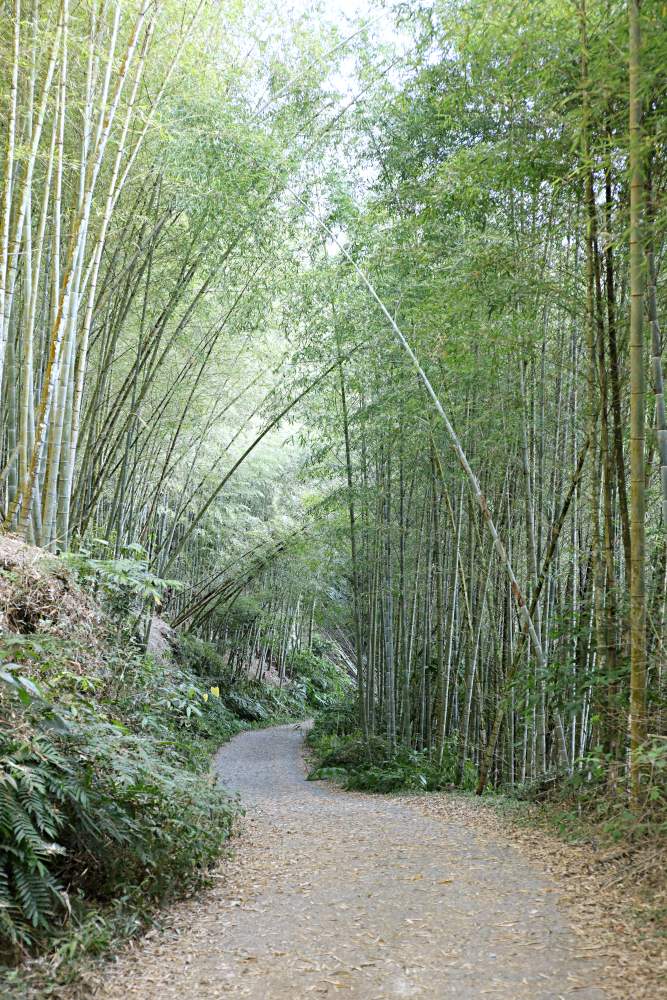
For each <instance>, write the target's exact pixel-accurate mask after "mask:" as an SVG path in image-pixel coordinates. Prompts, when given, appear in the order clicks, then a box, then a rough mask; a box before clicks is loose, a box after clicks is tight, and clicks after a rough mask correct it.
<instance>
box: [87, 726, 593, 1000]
mask: <svg viewBox="0 0 667 1000" xmlns="http://www.w3.org/2000/svg"><path fill="white" fill-rule="evenodd" d="M302 739H303V734H302V732H300V731H299V730H298V729H296V728H295V727H293V726H281V727H276V728H272V729H265V730H261V731H252V732H247V733H242V734H241V735H239V736H237V737H236V738H235V739H234V740H232V742H231V743H229V744H228V745H227V746H225V747H223V749H222V750H221V751H220V752H219V753H218V755H217V757H216V761H215V767H216V769H217V772H218V774H219V775H220V778H221V780H223V781H224V783H225V784H226V785H227V786H228V787H230V788H232V789H234V790H236V791H238V792H239V793H240V794H241V796H242V799H243V800H244V802H245V803H246V805H247V809H248V813H247V816H246V819H245V821H244V832H243V834H242V836H241V838H240V841H239V844H238V849H237V854H238V857H237V858H236V859H232V860H231V861H230V862H229V863H228V864H227V865H226V867H225V870H224V871H223V872H222V873H221V876H220V880H219V882H218V883H217V885H218V887H217V888H215V889H214V890H212V891H210V892H208V893H205V894H203V895H202V896H201V897H200V898H199V899H198V900H193V901H189V902H188V903H186V904H182V905H181V906H180V907H178V908H176V917H177V919H175V920H173V921H172V926H170V928H169V929H168V930H167V931H166V932H165V933H162V934H155V935H154V936H153V937H150V938H149V939H148V940H144V941H142V942H140V943H139V945H138V946H136V947H135V948H134V949H133V950H131V951H129V952H128V953H126V954H125V955H123V956H122V957H121V958H120V959H119V961H118V962H117V963H116V964H115V966H114V967H112V968H111V969H110V971H109V974H108V975H107V976H106V977H105V983H104V986H103V987H101V988H100V989H98V990H96V992H95V995H96V996H99V997H104V998H105V1000H121V998H126V997H127V996H128V995H130V996H139V997H141V998H142V1000H177V998H178V1000H186V998H187V1000H190V998H197V1000H212V998H217V997H249V998H252V1000H283V998H284V1000H288V998H289V1000H294V998H300V997H305V998H307V997H310V996H314V997H334V996H340V997H349V998H354V1000H385V998H387V1000H388V998H395V997H419V998H428V1000H439V998H443V1000H444V998H449V997H454V998H459V1000H464V998H465V1000H477V998H483V997H487V996H488V997H492V998H497V1000H557V998H560V997H568V996H573V997H577V998H579V1000H604V998H605V996H606V994H605V992H604V990H603V989H602V988H601V983H600V979H599V971H598V970H597V969H596V965H595V961H594V960H593V959H587V958H585V957H583V956H582V955H581V954H579V953H578V952H577V939H576V937H574V935H573V934H572V931H571V928H570V927H569V926H568V923H567V919H566V917H565V916H564V915H563V914H562V913H561V912H560V910H559V908H558V903H557V898H556V890H555V887H554V885H553V884H552V883H550V881H549V879H548V878H547V877H545V876H544V875H542V874H541V873H540V872H539V871H537V870H536V869H535V867H534V866H531V865H530V864H529V863H528V862H526V861H525V860H523V859H522V857H521V855H520V854H519V853H518V851H516V850H515V849H514V848H511V847H508V846H506V845H503V844H500V843H497V842H494V840H493V838H486V837H485V836H481V835H480V834H479V833H478V832H473V831H471V830H470V829H469V828H467V827H466V826H465V825H463V824H462V823H461V824H454V823H450V822H443V821H441V820H438V819H436V818H429V817H427V816H424V815H422V814H421V813H419V812H417V811H416V810H415V809H414V808H411V807H410V805H408V804H405V803H402V802H401V801H400V800H396V799H391V798H383V797H379V796H369V795H360V794H349V793H344V792H341V791H339V790H337V789H333V788H331V787H329V786H327V785H325V784H322V783H315V782H308V781H306V780H305V771H304V765H303V761H302V756H301V751H302ZM579 947H580V948H581V945H579Z"/></svg>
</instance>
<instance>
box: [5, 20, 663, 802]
mask: <svg viewBox="0 0 667 1000" xmlns="http://www.w3.org/2000/svg"><path fill="white" fill-rule="evenodd" d="M6 7H7V10H8V11H9V12H10V13H11V15H12V16H11V17H9V18H6V19H5V22H4V24H3V28H2V39H1V43H2V50H3V53H4V58H3V61H2V66H3V68H2V71H1V72H2V92H3V105H2V125H3V130H4V139H5V144H4V154H3V156H4V159H3V168H2V188H1V198H0V213H1V217H0V234H1V235H0V365H1V366H2V411H1V414H0V421H1V428H2V439H1V448H2V462H1V465H2V484H1V489H2V510H3V517H4V526H5V529H7V530H12V531H18V532H20V533H22V534H23V535H24V536H25V537H26V538H27V539H28V540H30V541H34V542H36V543H37V544H40V545H43V546H46V547H50V548H53V549H55V548H61V549H67V548H70V547H74V548H79V547H81V546H83V547H84V548H86V549H87V550H93V551H99V550H100V549H101V548H102V547H104V548H106V549H109V550H110V551H111V554H113V555H115V556H121V555H128V554H130V555H131V554H132V553H134V554H135V555H136V554H140V555H141V556H142V557H144V556H145V558H146V560H147V561H148V562H149V563H150V565H151V569H152V570H153V571H154V572H155V573H157V574H158V575H161V576H164V577H170V578H178V579H179V580H180V581H181V582H183V581H184V582H185V584H186V587H185V589H181V590H176V591H175V592H174V593H173V594H172V596H171V598H170V601H169V604H168V612H169V614H170V615H171V618H172V621H173V622H174V624H176V625H177V626H179V627H182V628H190V629H193V630H194V631H197V632H198V633H199V634H201V635H203V636H205V637H206V638H207V639H210V640H212V641H214V642H216V643H218V644H219V646H220V649H221V650H223V651H224V655H225V656H227V657H228V658H230V660H231V661H234V660H235V659H236V660H238V661H239V662H240V661H245V662H246V663H250V664H252V669H254V670H256V671H257V673H258V675H259V676H261V674H262V672H263V670H265V669H268V667H269V666H275V667H277V669H278V672H279V674H280V676H281V678H282V677H284V676H285V671H286V669H287V666H286V665H287V662H288V653H293V652H295V651H297V652H302V651H304V650H310V649H311V647H312V644H313V634H314V631H317V632H318V634H319V635H320V637H321V636H326V637H327V643H328V648H329V650H330V652H332V655H335V656H337V657H339V658H340V659H341V662H345V663H347V664H348V665H349V669H350V670H351V671H352V672H353V673H354V674H355V677H356V683H357V714H356V718H357V725H358V727H359V730H360V732H361V733H362V735H363V737H364V738H365V739H366V740H368V741H371V742H372V740H373V739H375V738H376V737H378V736H381V737H382V739H383V740H384V741H385V745H386V746H388V747H389V749H390V751H392V752H393V751H395V750H397V749H400V748H412V749H414V750H417V751H420V752H424V753H425V754H426V755H427V756H428V757H429V759H430V760H431V761H432V762H435V763H436V764H437V765H438V766H441V767H442V768H443V769H447V773H448V774H450V775H451V776H453V778H454V779H455V780H456V781H458V782H460V783H462V784H464V785H468V786H470V785H473V784H476V785H477V787H478V790H480V791H481V790H482V789H483V788H484V787H485V786H486V785H487V783H488V782H492V783H493V784H495V785H509V786H515V785H519V784H523V783H526V782H530V781H539V780H542V779H543V778H544V776H546V775H566V776H567V775H569V776H575V775H583V776H585V777H586V780H592V779H593V777H599V776H600V775H603V776H604V781H605V782H606V783H608V784H610V785H611V786H613V787H614V788H617V787H618V788H620V787H626V788H627V790H628V792H629V793H631V794H632V796H633V798H634V801H635V803H639V801H640V800H641V799H642V797H643V796H644V794H645V792H646V791H647V790H648V789H649V787H653V783H654V782H655V781H656V780H657V775H658V774H659V772H660V773H661V771H662V768H663V765H664V762H665V746H666V744H665V742H664V741H665V735H666V734H665V717H664V698H665V642H664V630H665V598H666V581H667V548H666V542H665V538H666V536H665V531H666V528H667V418H666V416H665V402H664V393H663V369H662V358H661V351H662V341H661V330H660V316H661V312H662V311H663V309H664V302H665V293H664V280H663V274H662V271H663V266H662V265H663V256H664V240H665V228H666V221H667V215H666V212H665V190H666V189H665V184H666V182H667V175H666V173H665V122H666V119H665V106H664V102H665V92H664V74H663V72H662V70H663V67H664V61H665V58H667V32H666V31H665V13H664V5H663V4H662V3H660V2H658V0H644V2H643V3H641V4H640V3H639V2H638V0H629V2H628V3H627V4H626V3H608V2H606V0H605V2H604V3H603V2H601V0H586V2H585V0H577V3H569V2H564V0H540V2H537V0H530V2H527V3H525V4H522V5H520V7H519V8H517V7H516V5H514V4H510V3H509V2H506V0H493V2H485V3H480V2H478V0H434V2H432V3H428V4H421V3H414V4H408V5H403V4H401V5H397V7H396V10H395V11H390V10H383V12H381V13H379V14H378V17H380V19H383V20H384V22H386V23H387V24H390V25H391V31H392V32H393V35H392V37H393V39H394V42H388V41H387V40H386V33H384V34H382V35H381V38H382V41H378V39H377V38H375V39H374V37H373V30H374V29H373V25H374V24H375V21H377V18H376V19H375V21H374V20H373V19H372V18H371V19H370V21H369V23H368V24H366V25H365V26H361V27H356V26H355V27H354V28H351V29H350V31H349V33H348V34H344V33H342V32H338V33H337V32H335V31H333V30H332V31H331V32H329V30H328V29H327V31H326V32H325V31H324V30H321V31H320V32H319V33H317V32H313V30H312V29H313V27H314V22H313V21H312V19H311V20H309V19H308V17H305V18H303V19H301V20H299V19H296V20H295V21H294V22H293V23H291V24H288V20H289V19H287V20H286V21H285V23H283V22H282V21H280V18H279V16H278V15H276V14H271V13H270V12H268V11H267V12H265V14H264V16H265V17H266V19H267V20H266V23H267V24H268V23H269V20H270V18H272V17H273V18H275V19H276V20H275V25H276V26H277V27H276V34H275V37H274V40H273V42H272V41H267V40H266V38H267V36H264V37H263V38H252V39H251V42H250V45H249V48H248V51H246V50H245V49H244V38H245V33H246V32H247V30H248V23H247V21H246V20H245V17H246V13H247V12H243V11H240V10H239V9H238V8H237V7H236V6H234V7H232V5H230V8H229V10H227V9H221V8H220V7H219V6H217V5H215V6H214V7H211V6H209V5H208V4H206V3H199V2H196V0H193V2H192V3H191V4H187V5H183V4H170V3H164V4H149V3H120V2H118V3H113V4H108V3H102V2H98V0H86V2H85V3H83V4H78V5H72V4H70V3H68V2H67V0H58V2H56V0H42V2H41V3H40V2H38V0H32V2H27V0H21V2H19V0H14V2H13V3H12V4H8V5H6ZM10 8H11V11H10V10H9V9H10ZM325 35H326V36H327V37H325ZM248 52H249V53H250V54H248ZM341 60H342V62H341ZM351 63H354V71H351V70H350V64H351ZM341 65H342V66H343V75H344V79H343V84H341V82H340V73H341V70H340V66H341ZM337 66H338V67H339V68H338V69H337V68H336V67H337ZM336 73H338V74H339V76H338V78H337V77H336ZM352 77H353V83H352V82H350V80H351V79H352ZM332 80H333V81H334V82H333V83H332ZM336 80H337V82H336ZM348 91H350V92H348ZM290 421H292V423H290ZM258 457H259V461H257V459H258Z"/></svg>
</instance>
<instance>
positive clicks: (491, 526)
mask: <svg viewBox="0 0 667 1000" xmlns="http://www.w3.org/2000/svg"><path fill="white" fill-rule="evenodd" d="M288 190H291V189H288ZM291 193H292V195H293V197H294V198H295V199H296V200H297V201H298V202H299V203H300V204H301V205H303V206H304V207H305V208H306V210H307V211H308V212H309V214H310V215H312V216H313V218H314V219H315V221H316V222H317V224H318V225H319V226H320V227H321V228H322V229H323V230H324V232H326V233H327V235H328V236H329V238H330V239H331V240H333V241H334V243H335V244H336V246H337V247H338V248H339V249H340V251H341V253H342V254H343V256H344V257H345V259H346V260H347V261H348V262H349V263H350V264H351V265H352V267H353V269H354V270H355V272H356V273H357V275H358V276H359V278H360V279H361V281H362V283H363V284H364V285H365V286H366V288H367V289H368V292H369V293H370V295H371V298H373V299H374V301H375V302H376V304H377V305H378V306H379V308H380V311H381V312H382V314H383V316H384V317H385V319H386V320H387V322H388V323H389V325H390V327H391V329H392V330H393V332H394V335H395V337H396V339H397V340H398V342H399V344H400V345H401V347H402V348H403V350H404V351H405V353H406V354H407V356H408V357H409V358H410V361H411V362H412V364H413V366H414V368H415V371H416V372H417V375H418V376H419V378H420V380H421V382H422V384H423V386H424V388H425V389H426V392H427V395H428V396H429V397H430V399H431V402H432V403H433V405H434V407H435V409H436V411H437V412H438V414H439V416H440V417H441V419H442V422H443V423H444V425H445V430H446V431H447V435H448V437H449V440H450V442H451V445H452V447H453V449H454V452H455V453H456V457H457V458H458V460H459V464H460V465H461V468H462V469H463V472H464V475H465V476H466V478H467V480H468V482H469V484H470V488H471V490H472V493H473V496H474V497H475V500H476V501H477V504H478V506H479V509H480V510H481V512H482V517H483V518H484V521H485V522H486V526H487V528H488V530H489V533H490V535H491V538H492V541H493V546H494V548H495V550H496V553H497V555H498V558H499V559H500V561H501V563H502V565H503V566H504V568H505V572H506V573H507V575H508V577H509V580H510V585H511V587H512V596H513V597H514V603H515V606H516V609H517V613H518V615H519V618H520V619H521V621H522V622H523V624H524V626H525V628H526V629H527V631H528V634H529V636H530V640H531V642H532V644H533V647H534V649H535V655H536V656H537V660H538V663H539V664H540V667H541V668H542V669H544V670H546V663H545V660H544V654H543V651H542V644H541V642H540V640H539V638H538V635H537V632H536V630H535V625H534V623H533V619H532V615H531V614H530V612H529V610H528V607H527V605H526V601H525V599H524V596H523V593H522V591H521V588H520V587H519V583H518V580H517V578H516V574H515V572H514V567H513V566H512V563H511V562H510V559H509V556H508V555H507V550H506V548H505V546H504V545H503V543H502V540H501V538H500V535H499V534H498V529H497V528H496V524H495V521H494V519H493V516H492V514H491V511H490V510H489V505H488V503H487V501H486V497H485V496H484V494H483V493H482V489H481V487H480V484H479V480H478V479H477V476H476V475H475V473H474V472H473V470H472V467H471V465H470V463H469V461H468V457H467V455H466V453H465V451H464V450H463V447H462V445H461V442H460V441H459V438H458V435H457V433H456V431H455V430H454V426H453V424H452V423H451V421H450V419H449V417H448V415H447V412H446V410H445V408H444V407H443V405H442V403H441V402H440V399H439V397H438V395H437V393H436V391H435V389H434V388H433V386H432V384H431V381H430V379H429V378H428V376H427V374H426V372H425V371H424V369H423V368H422V366H421V364H420V363H419V360H418V358H417V356H416V354H415V353H414V351H413V350H412V348H411V346H410V344H409V343H408V341H407V340H406V338H405V336H404V334H403V332H402V330H401V328H400V327H399V326H398V324H397V322H396V320H395V319H394V317H393V316H392V315H391V313H390V312H389V310H388V309H387V307H386V306H385V304H384V302H383V301H382V299H381V298H380V296H379V295H378V293H377V292H376V290H375V287H374V285H373V284H372V283H371V281H370V279H369V278H368V277H367V275H366V273H365V272H364V271H363V270H362V268H361V267H360V266H359V265H358V264H357V262H356V261H355V260H354V258H353V257H352V256H351V255H350V254H349V253H348V251H347V250H346V249H345V247H344V246H343V245H342V243H341V242H340V240H339V239H338V238H337V237H336V235H335V234H334V233H333V232H332V230H331V229H330V228H329V227H328V226H327V225H325V223H323V222H322V220H321V219H320V218H319V216H317V215H316V214H315V213H314V212H313V211H312V209H310V208H309V206H308V205H306V203H305V202H304V201H303V200H302V199H301V198H300V197H299V196H298V195H296V194H294V192H293V191H292V192H291Z"/></svg>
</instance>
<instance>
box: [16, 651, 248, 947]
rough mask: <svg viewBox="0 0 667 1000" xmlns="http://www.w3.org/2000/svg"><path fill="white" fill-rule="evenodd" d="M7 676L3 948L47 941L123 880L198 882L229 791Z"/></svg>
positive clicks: (128, 885)
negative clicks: (63, 925)
mask: <svg viewBox="0 0 667 1000" xmlns="http://www.w3.org/2000/svg"><path fill="white" fill-rule="evenodd" d="M2 676H3V681H4V684H3V688H4V690H3V691H2V694H1V695H0V698H1V701H2V708H3V712H2V715H3V724H1V725H0V761H1V763H2V772H1V774H0V947H1V948H2V950H3V951H4V953H5V956H6V957H9V955H10V954H11V952H12V951H14V952H15V950H16V949H17V948H26V947H28V946H31V945H33V944H35V943H38V942H40V941H42V940H44V939H45V938H46V937H47V936H48V934H49V933H51V932H53V931H55V929H56V928H57V926H58V925H59V924H61V923H62V922H63V921H64V920H66V919H67V918H68V916H69V915H70V913H71V912H72V911H74V915H75V917H77V918H78V917H79V916H80V913H79V912H77V910H79V911H80V910H81V904H82V901H84V900H85V901H87V902H88V903H90V902H91V901H95V902H104V901H106V900H109V899H112V898H113V897H114V896H115V895H117V894H118V892H119V890H121V889H122V891H123V892H124V893H127V892H128V891H129V890H134V891H136V892H137V893H141V894H142V895H143V896H149V897H151V898H153V899H155V900H157V899H161V898H163V897H164V896H168V895H170V894H172V893H175V892H178V893H182V892H183V891H187V889H188V888H189V887H191V886H193V885H195V884H196V883H197V882H198V881H200V879H201V877H202V874H203V873H204V872H205V870H206V868H207V867H208V866H209V865H210V864H212V863H213V862H214V861H215V859H216V858H217V857H218V855H219V852H220V847H221V844H222V842H223V841H224V840H225V838H226V837H227V834H228V831H229V827H230V823H231V819H232V816H233V812H234V808H233V803H232V802H231V801H230V799H229V798H228V796H226V795H225V794H224V793H223V792H222V790H220V789H219V788H216V787H214V786H213V784H212V782H211V780H210V779H209V778H208V777H206V776H203V775H196V774H193V773H191V772H189V771H186V770H184V769H183V767H182V765H181V766H179V765H178V764H176V763H173V762H170V761H169V760H167V759H165V756H164V754H163V753H162V752H161V748H160V747H159V746H158V745H157V744H156V743H155V742H154V741H152V740H150V739H149V738H147V737H146V736H141V737H140V736H137V735H134V734H132V733H128V732H127V731H124V730H125V727H123V726H122V725H119V724H112V723H109V722H103V721H101V720H100V719H98V718H96V716H95V714H94V713H93V712H91V711H88V712H86V713H84V714H83V717H76V716H75V715H73V714H72V713H71V712H70V711H68V710H63V709H62V708H61V707H60V706H57V705H54V704H52V703H51V702H49V701H48V700H47V699H46V698H44V697H43V695H42V694H41V693H40V692H39V689H38V688H37V687H36V685H34V684H33V683H32V682H30V681H28V680H27V679H26V678H21V676H20V675H18V674H17V673H16V671H11V672H10V671H8V670H7V669H5V670H4V671H3V672H2ZM26 685H27V686H26ZM22 693H23V695H25V694H26V693H28V695H29V699H28V702H27V703H26V701H25V698H24V697H22V696H21V695H22Z"/></svg>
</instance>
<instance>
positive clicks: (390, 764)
mask: <svg viewBox="0 0 667 1000" xmlns="http://www.w3.org/2000/svg"><path fill="white" fill-rule="evenodd" d="M308 744H309V746H310V747H312V749H313V750H314V752H315V757H316V766H315V768H314V769H313V770H312V771H311V773H310V775H309V779H310V780H311V781H317V780H320V779H328V780H332V781H338V782H340V783H341V784H343V786H344V787H345V788H347V789H350V790H354V791H364V792H380V793H382V792H398V791H408V792H409V791H425V792H426V791H427V792H433V791H440V790H442V789H445V788H447V789H451V788H453V787H454V786H455V785H458V787H460V788H462V789H465V790H470V789H472V788H474V785H475V778H476V772H475V769H474V767H473V766H472V765H470V766H466V768H465V770H464V773H463V776H462V779H461V776H460V775H459V774H458V756H457V752H456V746H455V743H454V742H453V741H450V742H448V743H447V744H446V745H445V748H444V752H443V757H442V763H439V762H438V761H437V758H435V756H434V755H430V754H429V753H428V751H419V750H414V749H412V748H411V747H402V746H397V747H392V746H391V745H390V744H389V742H388V741H387V740H386V739H385V738H384V737H383V736H378V735H374V736H371V737H370V738H368V739H365V738H364V736H363V734H362V733H361V731H360V730H359V729H358V714H357V711H356V704H355V701H354V699H353V698H352V697H349V698H348V700H347V701H344V702H343V703H342V704H340V705H339V706H337V707H335V708H330V709H329V710H328V711H325V712H322V713H321V714H320V715H319V716H318V717H317V719H316V721H315V725H314V727H313V729H312V730H311V732H310V734H309V736H308Z"/></svg>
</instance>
